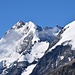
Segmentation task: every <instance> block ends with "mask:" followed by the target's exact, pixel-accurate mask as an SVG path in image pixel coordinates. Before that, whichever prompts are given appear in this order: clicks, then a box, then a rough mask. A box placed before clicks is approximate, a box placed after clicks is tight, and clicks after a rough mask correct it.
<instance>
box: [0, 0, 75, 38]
mask: <svg viewBox="0 0 75 75" xmlns="http://www.w3.org/2000/svg"><path fill="white" fill-rule="evenodd" d="M18 20H22V21H24V22H27V21H32V22H34V23H35V24H37V25H39V26H42V27H45V26H50V27H54V26H56V25H59V26H64V25H66V24H68V23H69V22H72V21H73V20H75V0H0V37H2V36H3V35H4V33H5V32H6V31H7V30H8V29H10V28H11V26H12V25H14V24H15V23H16V22H17V21H18Z"/></svg>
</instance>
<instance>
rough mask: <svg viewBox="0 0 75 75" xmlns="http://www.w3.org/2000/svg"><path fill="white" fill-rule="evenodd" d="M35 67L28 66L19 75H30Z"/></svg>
mask: <svg viewBox="0 0 75 75" xmlns="http://www.w3.org/2000/svg"><path fill="white" fill-rule="evenodd" d="M35 66H36V64H35V65H30V66H28V67H27V68H26V69H25V71H24V72H23V73H22V74H21V75H29V74H30V73H32V71H33V69H34V67H35Z"/></svg>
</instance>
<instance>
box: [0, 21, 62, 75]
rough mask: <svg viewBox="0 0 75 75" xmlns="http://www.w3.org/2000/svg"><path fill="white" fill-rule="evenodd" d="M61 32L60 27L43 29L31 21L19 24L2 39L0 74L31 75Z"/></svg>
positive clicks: (0, 43)
mask: <svg viewBox="0 0 75 75" xmlns="http://www.w3.org/2000/svg"><path fill="white" fill-rule="evenodd" d="M60 31H61V27H59V26H56V27H54V28H51V27H45V28H41V27H40V26H38V25H35V24H34V23H33V22H31V21H29V22H27V23H24V22H22V21H21V20H20V21H19V22H17V23H16V24H15V25H14V26H12V27H11V29H9V30H8V31H7V32H6V33H5V35H4V36H3V38H1V39H0V74H1V75H29V74H30V73H31V72H32V70H33V69H34V68H35V66H36V65H37V63H38V61H39V60H40V59H41V58H42V57H43V56H44V55H45V53H46V52H47V51H48V49H49V48H50V44H51V43H52V42H53V41H54V40H55V39H57V38H58V34H59V33H60ZM56 42H57V41H56ZM56 42H55V43H56ZM55 43H54V44H53V45H55Z"/></svg>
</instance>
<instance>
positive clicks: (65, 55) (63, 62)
mask: <svg viewBox="0 0 75 75" xmlns="http://www.w3.org/2000/svg"><path fill="white" fill-rule="evenodd" d="M58 36H59V38H60V39H59V41H58V42H57V43H56V44H55V45H54V46H53V47H51V48H50V49H49V50H48V51H47V52H46V54H45V55H44V56H43V57H42V58H41V59H40V60H39V62H38V64H37V65H36V67H35V68H34V70H33V72H32V73H31V74H30V75H75V21H73V22H72V23H70V24H68V25H66V26H65V27H64V28H63V29H62V30H61V31H60V33H59V34H58Z"/></svg>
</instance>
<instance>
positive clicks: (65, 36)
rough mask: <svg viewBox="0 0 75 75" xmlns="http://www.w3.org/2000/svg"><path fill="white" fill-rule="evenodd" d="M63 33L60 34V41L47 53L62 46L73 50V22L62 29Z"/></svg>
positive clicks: (74, 46)
mask: <svg viewBox="0 0 75 75" xmlns="http://www.w3.org/2000/svg"><path fill="white" fill-rule="evenodd" d="M63 31H64V32H63V33H62V34H61V39H60V40H59V42H58V43H57V44H56V45H54V46H53V47H52V48H51V49H50V50H49V51H51V50H52V49H54V48H55V47H56V46H58V45H61V44H63V45H64V46H65V45H67V44H69V45H71V46H72V50H75V34H74V31H75V21H73V22H71V23H70V24H68V25H66V26H65V27H64V28H63Z"/></svg>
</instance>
